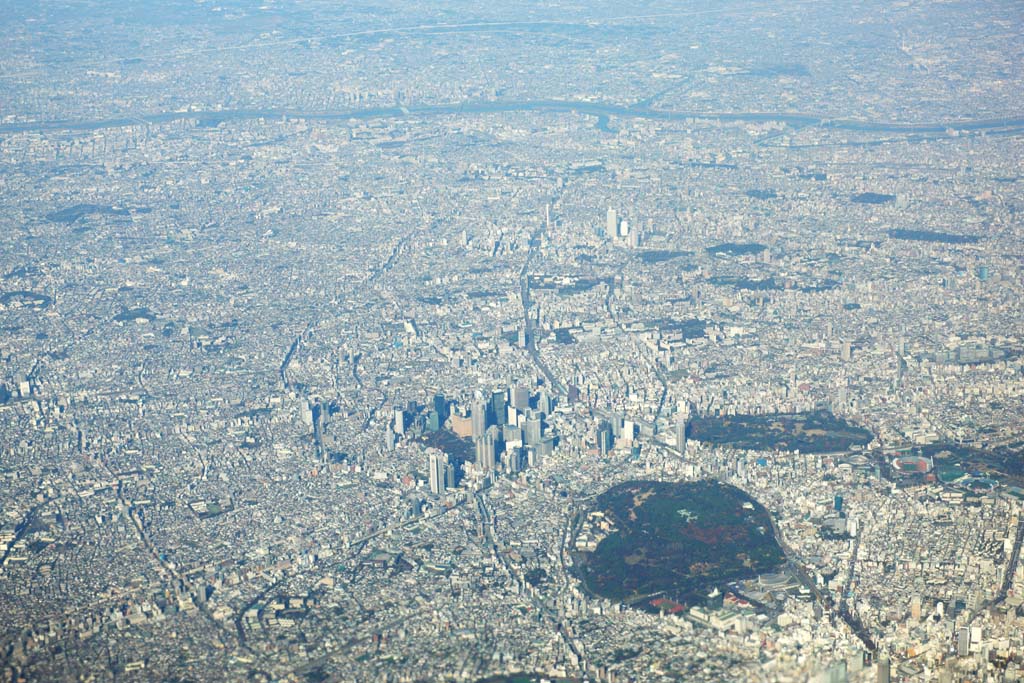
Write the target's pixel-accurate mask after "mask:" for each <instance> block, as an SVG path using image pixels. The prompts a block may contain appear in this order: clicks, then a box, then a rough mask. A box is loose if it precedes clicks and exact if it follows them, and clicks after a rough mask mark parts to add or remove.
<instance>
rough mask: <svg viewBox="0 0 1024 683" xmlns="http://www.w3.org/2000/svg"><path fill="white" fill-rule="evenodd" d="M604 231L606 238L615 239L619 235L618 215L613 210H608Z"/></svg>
mask: <svg viewBox="0 0 1024 683" xmlns="http://www.w3.org/2000/svg"><path fill="white" fill-rule="evenodd" d="M604 230H605V235H606V236H607V237H615V236H616V235H618V234H619V215H618V214H617V213H616V212H615V209H608V216H607V217H606V219H605V228H604Z"/></svg>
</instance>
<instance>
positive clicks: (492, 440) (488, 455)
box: [476, 426, 498, 472]
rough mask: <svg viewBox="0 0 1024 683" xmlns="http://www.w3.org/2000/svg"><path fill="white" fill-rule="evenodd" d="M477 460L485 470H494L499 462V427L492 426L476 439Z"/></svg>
mask: <svg viewBox="0 0 1024 683" xmlns="http://www.w3.org/2000/svg"><path fill="white" fill-rule="evenodd" d="M476 462H477V464H478V465H479V466H480V469H481V470H483V471H484V472H492V471H494V470H495V469H496V468H497V464H498V428H497V427H494V426H492V427H490V428H489V429H488V430H487V431H486V432H485V433H484V435H483V436H481V437H480V438H479V439H477V440H476Z"/></svg>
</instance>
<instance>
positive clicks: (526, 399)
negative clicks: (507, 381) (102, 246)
mask: <svg viewBox="0 0 1024 683" xmlns="http://www.w3.org/2000/svg"><path fill="white" fill-rule="evenodd" d="M512 407H513V408H515V409H516V410H518V411H521V412H525V411H526V409H527V408H529V407H530V389H529V388H528V387H524V386H519V385H516V386H515V387H513V388H512Z"/></svg>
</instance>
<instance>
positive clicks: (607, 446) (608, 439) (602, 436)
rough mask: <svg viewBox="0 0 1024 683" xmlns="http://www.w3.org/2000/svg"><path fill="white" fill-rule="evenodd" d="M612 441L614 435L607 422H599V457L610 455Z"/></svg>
mask: <svg viewBox="0 0 1024 683" xmlns="http://www.w3.org/2000/svg"><path fill="white" fill-rule="evenodd" d="M614 440H615V435H614V432H613V430H612V426H611V425H610V424H609V423H608V422H601V425H600V426H599V427H598V428H597V450H598V452H600V453H601V455H608V454H609V453H611V450H612V445H613V444H614Z"/></svg>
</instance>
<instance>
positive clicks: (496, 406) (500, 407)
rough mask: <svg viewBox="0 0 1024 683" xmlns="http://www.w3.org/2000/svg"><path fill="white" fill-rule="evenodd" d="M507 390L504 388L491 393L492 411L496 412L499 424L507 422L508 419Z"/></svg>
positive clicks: (495, 416) (495, 415) (496, 419)
mask: <svg viewBox="0 0 1024 683" xmlns="http://www.w3.org/2000/svg"><path fill="white" fill-rule="evenodd" d="M506 395H507V392H506V391H505V390H504V389H502V390H501V391H495V392H493V393H492V394H491V412H492V413H493V414H494V421H495V423H497V424H499V425H503V424H505V422H506V420H507V419H508V410H506V408H505V403H506Z"/></svg>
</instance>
